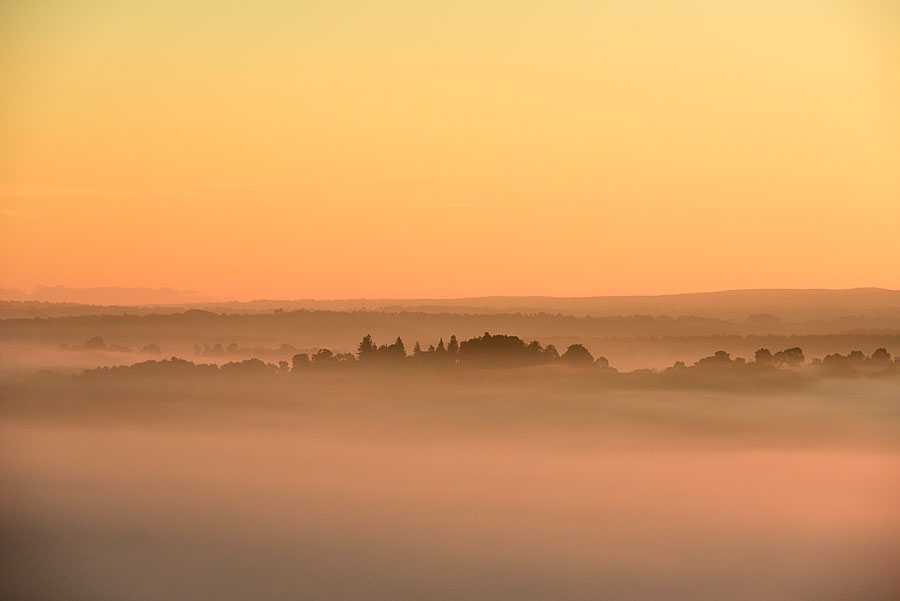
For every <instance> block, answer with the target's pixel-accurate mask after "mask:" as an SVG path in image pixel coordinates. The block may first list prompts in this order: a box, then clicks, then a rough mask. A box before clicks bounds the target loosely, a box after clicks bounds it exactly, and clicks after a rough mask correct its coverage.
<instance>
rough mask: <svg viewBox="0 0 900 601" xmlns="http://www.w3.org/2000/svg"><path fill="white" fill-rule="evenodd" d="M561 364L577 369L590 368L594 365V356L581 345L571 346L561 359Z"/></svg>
mask: <svg viewBox="0 0 900 601" xmlns="http://www.w3.org/2000/svg"><path fill="white" fill-rule="evenodd" d="M559 360H560V362H561V363H567V364H569V365H572V366H577V367H588V366H590V365H593V364H594V356H593V355H591V352H590V351H589V350H587V349H586V348H584V346H583V345H581V344H571V345H569V348H567V349H566V352H565V353H563V354H562V356H561V357H560V358H559Z"/></svg>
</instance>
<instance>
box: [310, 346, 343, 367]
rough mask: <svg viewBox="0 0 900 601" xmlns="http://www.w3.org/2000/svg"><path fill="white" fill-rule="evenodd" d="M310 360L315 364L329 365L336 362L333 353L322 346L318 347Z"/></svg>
mask: <svg viewBox="0 0 900 601" xmlns="http://www.w3.org/2000/svg"><path fill="white" fill-rule="evenodd" d="M311 361H312V363H313V364H315V365H329V364H331V363H335V362H337V359H335V357H334V353H332V352H331V351H330V350H329V349H327V348H323V349H319V350H318V351H317V352H316V354H315V355H313V356H312V359H311Z"/></svg>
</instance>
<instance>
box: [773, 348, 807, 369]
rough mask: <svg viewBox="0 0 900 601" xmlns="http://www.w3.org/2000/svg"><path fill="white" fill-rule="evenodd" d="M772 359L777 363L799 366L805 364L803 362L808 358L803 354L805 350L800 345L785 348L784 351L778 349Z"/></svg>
mask: <svg viewBox="0 0 900 601" xmlns="http://www.w3.org/2000/svg"><path fill="white" fill-rule="evenodd" d="M772 359H773V360H774V361H775V364H776V365H786V366H788V367H799V366H801V365H803V362H804V361H805V360H806V358H805V357H804V356H803V351H802V350H801V349H800V347H796V346H795V347H793V348H789V349H784V350H783V351H778V352H777V353H775V355H773V357H772Z"/></svg>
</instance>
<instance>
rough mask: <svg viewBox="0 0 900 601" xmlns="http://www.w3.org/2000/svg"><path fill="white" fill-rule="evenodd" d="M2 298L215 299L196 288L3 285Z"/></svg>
mask: <svg viewBox="0 0 900 601" xmlns="http://www.w3.org/2000/svg"><path fill="white" fill-rule="evenodd" d="M0 300H12V301H40V302H47V303H76V304H83V305H131V306H145V305H182V304H193V303H207V302H213V301H215V300H216V299H214V298H212V297H210V296H207V295H205V294H201V293H199V292H195V291H193V290H175V289H174V288H127V287H122V286H111V287H105V288H69V287H67V286H36V287H35V288H34V290H33V291H31V292H27V291H25V290H20V289H18V288H0Z"/></svg>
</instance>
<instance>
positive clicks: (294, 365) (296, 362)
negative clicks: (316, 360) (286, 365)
mask: <svg viewBox="0 0 900 601" xmlns="http://www.w3.org/2000/svg"><path fill="white" fill-rule="evenodd" d="M307 367H309V355H307V354H306V353H297V354H296V355H294V357H293V358H292V359H291V371H299V370H301V369H305V368H307Z"/></svg>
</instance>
